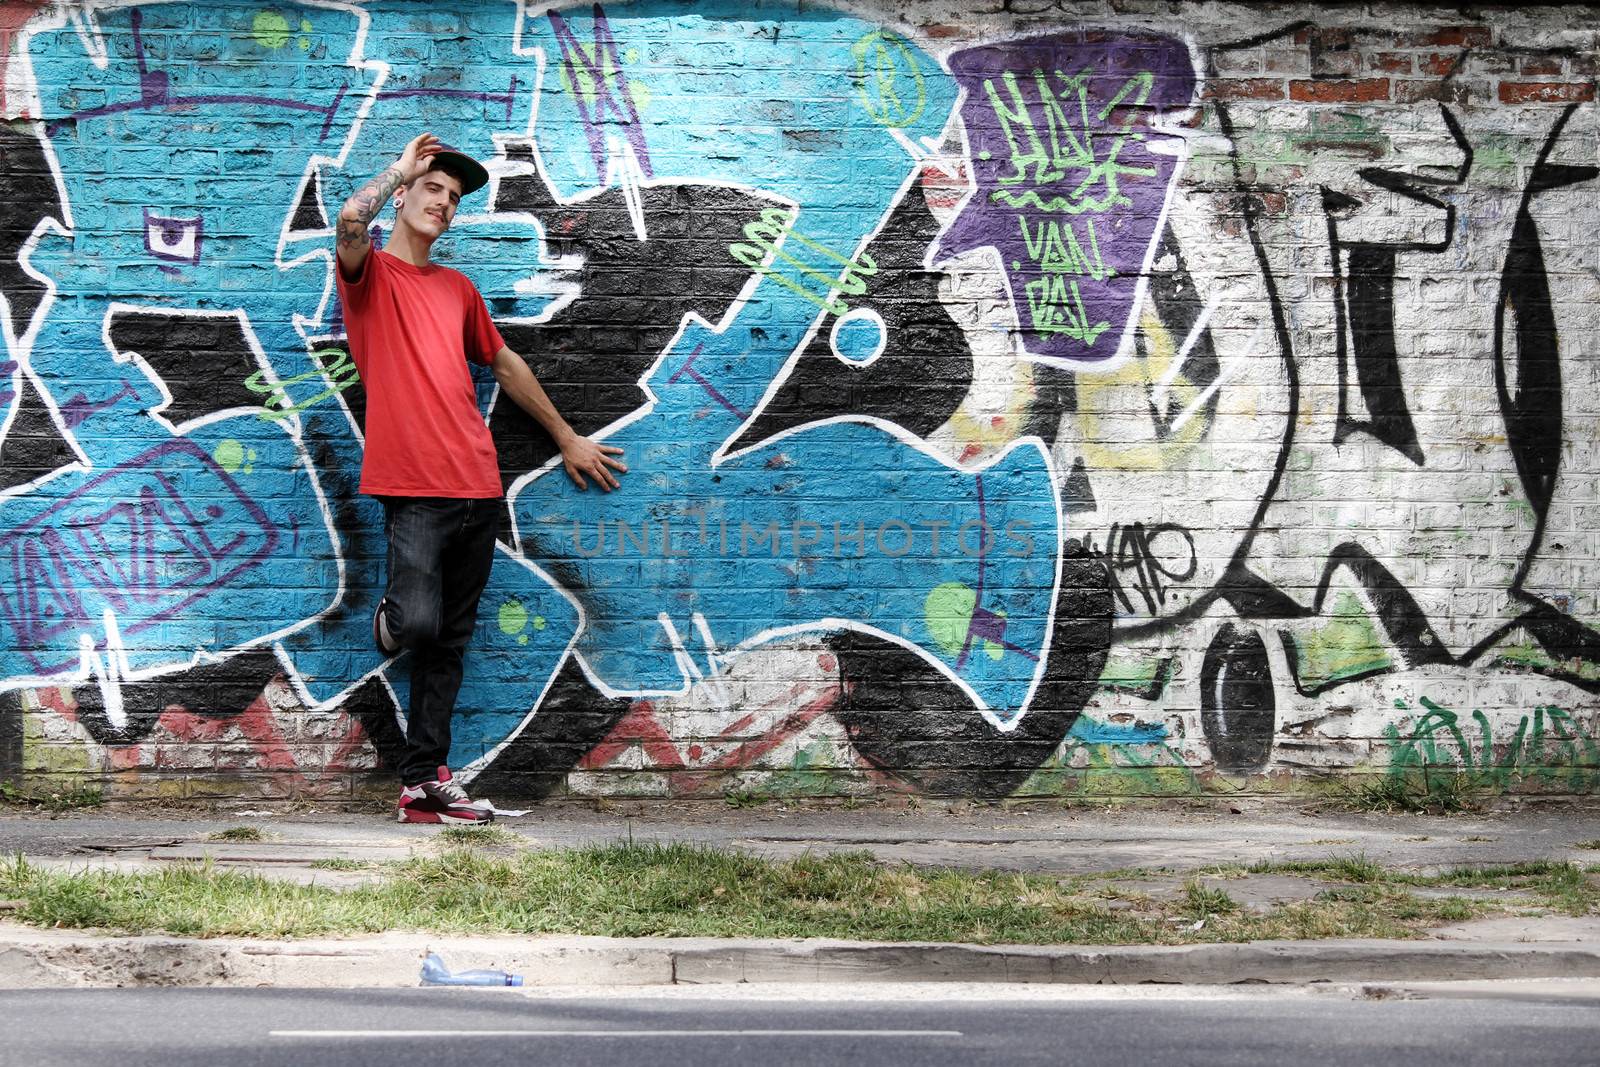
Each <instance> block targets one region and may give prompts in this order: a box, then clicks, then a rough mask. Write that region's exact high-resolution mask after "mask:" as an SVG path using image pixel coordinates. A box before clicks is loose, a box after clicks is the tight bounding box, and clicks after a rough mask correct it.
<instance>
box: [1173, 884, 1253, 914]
mask: <svg viewBox="0 0 1600 1067" xmlns="http://www.w3.org/2000/svg"><path fill="white" fill-rule="evenodd" d="M1182 906H1183V910H1184V914H1186V915H1190V916H1193V917H1194V918H1196V919H1204V918H1207V917H1208V916H1213V915H1232V914H1233V913H1234V912H1236V911H1238V910H1239V905H1238V903H1237V902H1235V901H1234V899H1233V898H1232V897H1230V896H1229V895H1228V893H1227V890H1225V889H1218V888H1216V887H1214V886H1208V885H1204V884H1202V883H1201V882H1199V881H1197V880H1195V879H1192V878H1191V879H1190V880H1189V881H1188V882H1187V883H1185V884H1184V887H1183V902H1182Z"/></svg>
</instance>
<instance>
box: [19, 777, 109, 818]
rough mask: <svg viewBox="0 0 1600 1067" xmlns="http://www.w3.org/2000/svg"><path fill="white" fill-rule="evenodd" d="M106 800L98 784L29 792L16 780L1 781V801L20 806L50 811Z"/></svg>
mask: <svg viewBox="0 0 1600 1067" xmlns="http://www.w3.org/2000/svg"><path fill="white" fill-rule="evenodd" d="M105 802H106V795H105V791H104V790H102V789H101V788H100V787H99V786H97V785H85V784H83V783H81V782H80V783H76V784H74V785H71V786H69V787H67V788H66V789H48V790H44V791H42V792H29V791H27V790H25V789H22V788H21V787H19V786H18V785H17V784H16V783H14V782H0V803H3V804H11V805H15V806H18V807H29V808H43V809H44V810H45V811H49V812H63V811H75V810H77V809H79V808H98V807H100V805H102V804H104V803H105Z"/></svg>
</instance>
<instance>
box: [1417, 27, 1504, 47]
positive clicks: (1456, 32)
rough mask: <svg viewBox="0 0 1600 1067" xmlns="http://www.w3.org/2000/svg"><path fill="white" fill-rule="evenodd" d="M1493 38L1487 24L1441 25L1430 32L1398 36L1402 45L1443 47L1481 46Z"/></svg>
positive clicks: (1492, 33)
mask: <svg viewBox="0 0 1600 1067" xmlns="http://www.w3.org/2000/svg"><path fill="white" fill-rule="evenodd" d="M1493 40H1494V32H1493V31H1492V30H1490V29H1489V27H1487V26H1441V27H1440V28H1439V29H1437V30H1433V31H1432V32H1430V33H1414V34H1402V35H1400V37H1399V38H1398V41H1399V43H1400V44H1401V46H1402V47H1404V46H1406V45H1409V46H1410V47H1412V48H1445V47H1448V46H1450V45H1457V46H1461V45H1465V46H1466V47H1468V48H1483V47H1485V46H1487V45H1488V44H1490V43H1491V42H1492V41H1493Z"/></svg>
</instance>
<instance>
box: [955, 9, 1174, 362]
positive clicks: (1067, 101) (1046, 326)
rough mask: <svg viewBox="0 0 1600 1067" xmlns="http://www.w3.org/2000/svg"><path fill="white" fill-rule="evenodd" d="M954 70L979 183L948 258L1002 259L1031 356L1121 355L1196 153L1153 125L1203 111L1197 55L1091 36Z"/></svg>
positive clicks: (1005, 50)
mask: <svg viewBox="0 0 1600 1067" xmlns="http://www.w3.org/2000/svg"><path fill="white" fill-rule="evenodd" d="M950 70H951V73H952V74H954V75H955V77H956V79H957V81H959V82H960V84H961V87H962V90H963V100H962V105H961V117H962V120H963V122H964V123H965V125H966V136H967V164H968V166H969V167H970V168H971V174H972V180H973V186H974V188H973V191H972V193H971V195H970V196H969V197H968V199H967V201H966V202H965V204H964V205H963V206H962V209H961V213H960V215H958V216H957V218H956V220H955V222H954V223H952V224H951V226H950V229H949V230H948V231H947V232H946V233H945V235H944V237H943V239H942V240H941V241H940V246H939V251H940V255H941V256H951V255H955V254H957V253H959V252H965V251H968V250H970V249H974V248H993V249H994V250H995V251H997V252H998V253H999V254H1000V258H1001V260H1002V262H1003V264H1004V267H1005V271H1006V277H1007V280H1008V282H1009V284H1010V287H1011V298H1012V301H1013V302H1014V304H1015V306H1016V310H1017V317H1018V320H1019V321H1020V323H1021V327H1022V334H1023V343H1024V345H1025V346H1026V348H1027V350H1028V351H1029V352H1030V353H1031V354H1033V355H1035V356H1041V357H1046V358H1050V357H1054V358H1060V359H1069V360H1075V361H1083V360H1098V359H1105V358H1107V357H1109V356H1111V355H1113V354H1114V353H1115V351H1116V347H1117V342H1118V341H1119V339H1120V338H1121V335H1122V328H1123V326H1124V324H1125V323H1126V322H1127V319H1128V316H1129V315H1130V314H1131V313H1132V312H1133V305H1134V299H1135V297H1136V296H1137V291H1138V281H1139V274H1140V272H1141V271H1143V270H1144V267H1145V263H1146V261H1147V259H1148V257H1149V255H1150V253H1151V250H1152V248H1153V247H1154V245H1155V242H1156V240H1157V238H1158V236H1159V234H1158V233H1157V226H1158V225H1159V223H1160V220H1161V213H1162V206H1163V204H1164V203H1165V201H1166V196H1167V187H1168V185H1169V184H1170V183H1171V181H1172V177H1173V174H1174V172H1175V171H1176V169H1177V165H1178V160H1179V158H1180V154H1181V151H1182V149H1183V142H1182V139H1181V138H1179V137H1175V136H1172V135H1168V134H1161V133H1158V132H1157V131H1155V130H1154V129H1152V125H1153V123H1154V122H1155V121H1156V120H1158V119H1160V118H1161V117H1163V116H1164V115H1167V114H1170V113H1172V112H1178V111H1184V110H1187V109H1188V108H1189V107H1190V106H1191V103H1192V101H1193V98H1194V93H1195V86H1196V77H1195V70H1194V61H1193V60H1192V59H1191V57H1190V55H1189V49H1188V48H1187V47H1186V46H1185V45H1184V44H1183V42H1182V41H1179V40H1177V39H1176V38H1173V37H1166V36H1161V35H1158V34H1122V33H1110V32H1104V31H1093V30H1085V31H1080V32H1077V33H1059V34H1051V35H1049V36H1045V37H1032V38H1028V39H1026V40H1021V41H1012V42H1008V43H1004V44H994V45H984V46H983V47H981V48H968V49H965V50H963V51H960V52H957V53H955V54H954V55H952V56H951V57H950Z"/></svg>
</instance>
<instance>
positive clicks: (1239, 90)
mask: <svg viewBox="0 0 1600 1067" xmlns="http://www.w3.org/2000/svg"><path fill="white" fill-rule="evenodd" d="M1286 95H1287V94H1286V93H1285V91H1284V83H1283V82H1282V81H1280V80H1279V79H1277V78H1224V79H1217V80H1215V81H1212V82H1208V83H1207V84H1206V88H1205V96H1206V97H1207V98H1208V99H1212V100H1282V99H1284V98H1285V96H1286Z"/></svg>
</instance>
